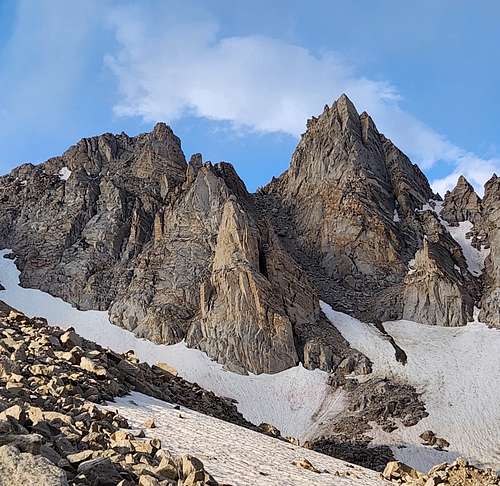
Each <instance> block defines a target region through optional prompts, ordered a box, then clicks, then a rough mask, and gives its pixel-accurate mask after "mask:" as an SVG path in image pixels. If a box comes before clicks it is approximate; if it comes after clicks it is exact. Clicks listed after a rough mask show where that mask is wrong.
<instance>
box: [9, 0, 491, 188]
mask: <svg viewBox="0 0 500 486" xmlns="http://www.w3.org/2000/svg"><path fill="white" fill-rule="evenodd" d="M499 19H500V3H499V2H497V1H495V0H491V1H487V0H481V1H478V2H470V1H466V0H441V1H435V0H434V1H428V0H423V1H419V2H401V1H400V0H399V1H393V0H384V1H382V2H373V0H372V1H368V0H357V1H347V0H343V1H331V0H330V1H320V0H318V1H311V2H307V3H306V2H299V1H291V0H283V1H280V0H274V1H273V2H269V1H261V0H254V1H253V2H250V3H248V2H246V3H245V2H234V0H233V1H230V0H213V1H211V2H202V1H199V2H189V1H182V2H177V1H169V0H158V1H152V0H151V1H148V0H143V1H141V2H130V1H113V0H101V1H97V0H81V1H78V0H73V1H71V2H68V1H65V0H17V1H15V0H0V172H2V173H5V172H7V171H8V170H10V169H11V168H12V167H14V166H16V165H18V164H19V163H22V162H26V161H31V162H35V163H37V162H41V161H44V160H45V159H47V158H49V157H50V156H53V155H58V154H60V153H62V152H63V151H64V150H65V149H66V148H67V147H68V146H70V145H71V144H73V143H75V142H76V141H77V140H78V139H80V138H82V137H84V136H91V135H95V134H99V133H102V132H121V131H125V132H127V133H129V134H130V135H133V134H136V133H140V132H143V131H147V130H149V129H150V128H151V126H152V125H153V124H154V122H155V121H159V120H163V121H166V122H167V123H169V124H170V125H171V126H172V127H173V129H174V131H175V132H176V133H177V134H178V135H179V136H180V137H181V139H182V143H183V148H184V151H185V153H186V156H189V155H190V154H191V153H193V152H202V153H203V155H204V158H205V160H212V161H214V162H216V161H219V160H226V161H230V162H232V163H233V164H234V165H235V166H236V167H237V169H238V172H239V173H240V175H241V176H242V178H243V179H244V180H245V182H246V183H247V185H248V187H249V188H250V189H251V190H253V189H255V188H256V187H257V186H259V185H263V184H265V183H266V182H267V181H268V180H269V179H270V178H271V177H272V176H273V175H278V174H280V173H281V172H282V171H283V170H285V169H286V167H287V166H288V163H289V160H290V156H291V153H292V151H293V149H294V147H295V145H296V143H297V140H298V137H299V136H300V133H301V132H302V131H303V130H304V127H305V122H306V119H307V118H308V117H310V116H311V115H315V114H317V113H319V112H321V111H322V109H323V106H324V105H325V104H331V103H332V102H333V100H334V99H336V98H337V97H338V96H339V95H340V94H341V93H342V92H346V93H347V94H348V95H349V96H350V97H351V99H352V100H353V101H354V102H355V104H356V106H357V108H358V110H359V111H360V112H361V111H363V110H366V111H368V112H369V113H370V114H371V115H372V116H373V118H374V120H375V122H376V124H377V126H378V128H379V130H380V131H382V132H384V133H385V134H386V135H387V136H389V137H390V138H392V139H393V141H394V142H395V143H396V144H398V146H400V148H402V149H403V150H404V151H405V152H406V153H407V154H408V155H409V156H410V157H411V159H412V160H413V161H414V162H416V163H419V164H420V165H421V167H422V168H423V170H424V171H425V172H426V174H427V175H428V177H429V179H430V180H431V181H432V182H433V185H434V187H435V188H436V189H437V190H439V191H440V192H443V191H444V190H445V189H447V188H449V187H451V186H453V184H454V182H455V181H456V179H457V177H458V174H460V173H464V174H465V175H466V176H467V177H468V179H469V180H470V181H471V182H472V183H474V185H475V186H476V187H478V188H480V186H481V185H482V183H484V181H485V180H487V179H488V178H489V177H490V175H491V174H492V173H493V171H497V172H499V173H500V169H499V168H500V141H499V134H500V121H499V116H498V113H499V108H500V90H499V89H498V86H500V63H499V62H498V51H499V49H500V28H499V27H498V22H499Z"/></svg>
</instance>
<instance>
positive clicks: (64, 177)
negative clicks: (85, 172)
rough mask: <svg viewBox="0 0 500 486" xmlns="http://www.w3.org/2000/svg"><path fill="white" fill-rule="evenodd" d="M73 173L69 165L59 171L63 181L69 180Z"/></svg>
mask: <svg viewBox="0 0 500 486" xmlns="http://www.w3.org/2000/svg"><path fill="white" fill-rule="evenodd" d="M70 175H71V171H70V170H69V169H68V168H67V167H63V168H62V169H61V170H60V171H59V179H61V180H62V181H67V180H68V179H69V176H70Z"/></svg>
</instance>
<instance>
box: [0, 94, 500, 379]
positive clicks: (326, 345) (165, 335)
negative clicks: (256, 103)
mask: <svg viewBox="0 0 500 486" xmlns="http://www.w3.org/2000/svg"><path fill="white" fill-rule="evenodd" d="M495 184H496V183H495V182H494V181H493V182H491V184H490V186H491V188H490V189H489V190H488V194H489V195H487V196H485V200H484V201H481V200H480V199H479V198H478V197H477V196H476V195H475V194H474V192H473V191H471V187H470V186H469V185H468V183H466V181H465V179H461V180H460V181H459V185H458V186H457V188H456V189H455V190H454V191H452V192H451V193H449V194H447V196H446V200H445V202H444V207H443V215H442V217H443V218H444V217H445V216H446V218H449V219H448V221H449V223H450V224H457V222H458V221H461V220H462V218H469V219H471V221H474V222H475V224H476V226H477V228H483V229H482V230H481V231H482V232H483V234H484V235H485V238H487V241H488V243H489V245H490V246H491V255H490V259H489V262H488V263H487V269H486V272H485V276H484V282H485V288H486V293H485V295H484V296H483V297H482V296H481V295H480V282H479V279H476V278H475V277H473V276H472V275H471V274H470V272H469V271H468V268H467V262H466V261H465V258H464V255H463V252H462V249H461V247H460V246H459V245H458V244H457V242H456V241H455V240H454V239H453V238H452V237H451V236H450V234H449V232H448V231H447V228H446V227H445V226H444V225H443V224H442V221H441V220H439V218H437V217H436V216H435V215H434V214H433V212H432V211H431V210H429V209H426V210H422V209H423V208H424V207H426V208H427V206H425V205H426V204H428V202H429V200H430V199H439V197H438V196H436V195H434V194H433V192H432V190H431V188H430V186H429V183H428V181H427V179H426V178H425V176H424V175H423V173H422V172H421V171H420V170H419V169H418V167H417V166H416V165H414V164H412V163H411V162H410V161H409V159H408V158H407V157H406V156H405V155H404V154H403V153H402V152H401V151H400V150H398V149H397V148H396V147H395V146H394V145H393V143H392V142H391V141H390V140H388V139H387V138H386V137H384V135H382V134H381V133H379V132H378V130H377V128H376V126H375V124H374V122H373V121H372V119H371V118H370V117H369V115H368V114H366V113H362V114H361V115H359V114H358V113H357V111H356V109H355V107H354V105H353V104H352V103H351V101H350V100H349V99H348V98H347V97H346V96H345V95H343V96H342V97H341V98H339V100H337V101H336V102H335V103H334V104H333V105H332V106H331V107H325V110H324V112H323V113H322V114H321V115H320V116H319V117H317V118H312V119H311V120H309V121H308V123H307V131H306V133H305V134H304V135H303V136H302V138H301V140H300V142H299V144H298V146H297V149H296V151H295V153H294V155H293V157H292V161H291V166H290V168H289V169H288V170H287V171H286V172H285V173H284V174H283V175H282V176H281V177H279V178H278V179H274V180H273V181H272V182H271V183H270V184H269V185H268V186H267V187H266V188H264V189H263V190H261V191H259V192H258V193H257V194H255V195H254V194H250V193H249V192H248V191H247V189H246V188H245V185H244V184H243V182H242V181H241V180H240V178H239V177H238V175H237V174H236V172H235V170H234V169H233V167H232V166H231V165H230V164H227V163H224V162H222V163H219V164H215V165H213V164H211V163H210V162H207V163H204V162H203V160H202V157H201V155H199V154H195V155H194V156H192V157H191V159H190V161H189V162H186V159H185V157H184V154H183V152H182V149H181V144H180V140H179V139H178V138H177V137H176V136H175V135H174V133H173V132H172V130H171V129H170V128H169V127H167V126H166V125H165V124H162V123H159V124H157V125H156V126H155V127H154V129H153V130H152V132H151V133H146V134H142V135H138V136H136V137H129V136H127V135H126V134H123V133H122V134H120V135H111V134H104V135H101V136H98V137H93V138H87V139H83V140H81V141H80V142H78V143H77V144H76V145H75V146H74V147H71V148H70V149H69V150H68V151H66V152H65V153H64V154H63V155H62V156H60V157H55V158H53V159H50V160H48V161H47V162H45V163H43V164H41V165H39V166H33V165H30V164H25V165H23V166H21V167H18V168H17V169H14V170H13V171H12V172H11V173H10V174H9V175H7V176H4V177H1V178H0V247H2V248H12V250H13V252H14V255H15V256H16V257H17V259H16V264H17V265H18V267H19V269H20V270H21V284H22V285H24V286H27V287H33V288H38V289H41V290H43V291H46V292H49V293H51V294H52V295H55V296H59V297H62V298H63V299H64V300H66V301H69V302H71V303H72V304H74V305H76V306H78V307H79V308H81V309H100V310H108V311H109V315H110V318H111V320H112V322H113V323H115V324H116V325H119V326H122V327H124V328H126V329H128V330H130V331H132V332H134V333H135V334H136V335H137V336H140V337H144V338H147V339H150V340H152V341H155V342H158V343H166V344H172V343H177V342H179V341H181V340H183V339H184V340H185V341H186V342H187V343H188V344H189V345H190V346H192V347H197V348H199V349H201V350H203V351H205V352H207V353H208V354H209V355H210V356H211V357H212V358H214V359H216V360H218V361H219V362H221V363H223V364H224V365H225V366H226V367H227V368H228V369H231V370H234V371H238V372H241V373H244V372H247V371H250V372H253V373H262V372H266V373H274V372H278V371H281V370H284V369H286V368H289V367H291V366H294V365H296V364H297V363H298V362H302V363H303V364H304V366H306V367H308V368H316V367H319V368H321V369H324V370H326V371H332V370H334V369H335V368H336V367H337V366H338V364H339V363H340V362H341V361H342V360H344V359H345V358H346V357H348V355H349V353H351V351H350V350H349V347H348V345H347V343H346V342H345V341H344V340H343V339H342V337H341V336H340V334H339V333H338V332H337V331H336V330H335V329H334V328H333V327H332V326H331V325H330V324H329V323H328V321H327V320H326V318H325V316H324V315H323V314H322V312H321V310H320V307H319V299H320V298H321V299H322V300H324V301H326V302H327V303H329V304H330V305H332V306H333V307H334V308H336V309H338V310H341V311H344V312H348V313H350V314H354V315H355V316H356V317H359V318H362V319H364V320H374V321H382V320H386V319H398V318H402V317H406V318H412V319H417V320H419V321H421V322H423V323H427V324H436V325H446V326H455V325H463V324H465V323H466V322H467V320H470V319H471V317H472V308H473V306H474V305H482V307H483V309H484V310H483V313H482V315H483V316H484V319H487V320H488V322H490V323H493V324H494V323H495V319H496V320H497V321H498V311H497V309H498V306H496V303H497V302H498V276H495V275H496V274H498V264H497V263H498V262H497V260H498V251H497V250H494V247H495V245H496V246H498V244H497V243H495V242H496V240H497V239H498V238H497V236H498V234H497V230H496V229H495V228H497V227H498V221H497V219H495V214H497V213H496V212H495V211H496V210H497V209H498V191H497V190H495V189H494V187H496V186H497V185H498V184H496V186H495ZM495 225H496V226H495ZM478 231H479V230H478ZM486 235H488V236H486ZM426 238H427V241H428V244H425V243H424V241H425V240H426ZM484 242H486V239H485V240H484ZM425 245H427V246H425ZM413 259H415V260H416V261H417V262H418V268H416V269H415V271H414V272H411V269H410V263H411V261H412V260H413ZM409 269H410V272H409ZM457 269H458V270H457ZM409 273H410V274H409ZM481 299H482V303H481V304H480V301H481ZM495 312H496V316H495Z"/></svg>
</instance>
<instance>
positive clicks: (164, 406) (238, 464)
mask: <svg viewBox="0 0 500 486" xmlns="http://www.w3.org/2000/svg"><path fill="white" fill-rule="evenodd" d="M106 408H109V409H113V410H118V412H119V413H120V414H121V415H123V416H124V417H126V418H127V420H128V421H129V423H130V425H131V426H133V427H135V428H142V427H143V424H144V422H145V421H146V419H149V418H153V419H154V422H155V425H156V427H155V428H154V429H149V430H148V431H147V432H148V436H150V437H156V438H158V439H160V440H161V441H162V443H163V445H164V447H165V448H167V449H168V450H169V451H170V452H172V453H173V454H174V455H181V454H192V455H194V456H196V457H198V458H199V459H201V461H202V462H203V463H204V465H205V467H206V469H207V471H208V472H209V473H210V474H212V475H213V476H214V478H215V479H216V480H218V481H219V482H221V483H229V484H238V485H241V486H253V485H259V486H282V485H287V486H302V485H305V484H307V485H309V486H322V485H336V486H379V485H380V486H383V485H384V484H388V483H386V482H385V481H383V480H381V479H380V475H379V473H376V472H374V471H370V470H368V469H364V468H362V467H360V466H352V465H349V464H347V463H346V462H344V461H341V460H339V459H335V458H333V457H330V456H325V455H323V454H319V453H317V452H314V451H311V450H309V449H304V448H302V447H298V446H296V445H293V444H290V443H288V442H284V441H281V440H278V439H274V438H272V437H268V436H266V435H264V434H259V433H257V432H254V431H252V430H248V429H245V428H243V427H238V426H237V425H233V424H231V423H228V422H223V421H221V420H218V419H216V418H213V417H209V416H207V415H202V414H200V413H197V412H194V411H192V410H189V409H187V408H184V407H182V408H181V410H180V411H179V410H176V409H174V408H173V406H172V405H171V404H169V403H167V402H163V401H161V400H157V399H155V398H151V397H148V396H146V395H142V394H140V393H136V392H133V393H131V394H130V395H127V396H125V397H121V398H117V399H116V402H115V403H113V404H109V405H108V406H107V407H106ZM180 415H181V416H180ZM302 458H305V459H307V460H308V461H310V462H311V464H312V465H313V466H314V467H315V468H317V469H318V470H320V471H328V472H322V473H317V472H312V471H309V470H306V469H303V468H300V467H297V466H295V465H294V464H292V462H293V461H297V460H300V459H302ZM334 474H335V476H334Z"/></svg>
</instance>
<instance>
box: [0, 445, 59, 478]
mask: <svg viewBox="0 0 500 486" xmlns="http://www.w3.org/2000/svg"><path fill="white" fill-rule="evenodd" d="M41 485H43V486H68V481H67V478H66V473H65V472H64V471H63V470H62V469H60V468H58V467H57V466H55V465H54V464H52V463H51V462H50V461H49V460H48V459H46V458H45V457H42V456H35V455H33V454H30V453H28V452H19V450H18V449H16V448H15V447H12V446H7V445H4V446H1V447H0V486H41Z"/></svg>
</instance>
